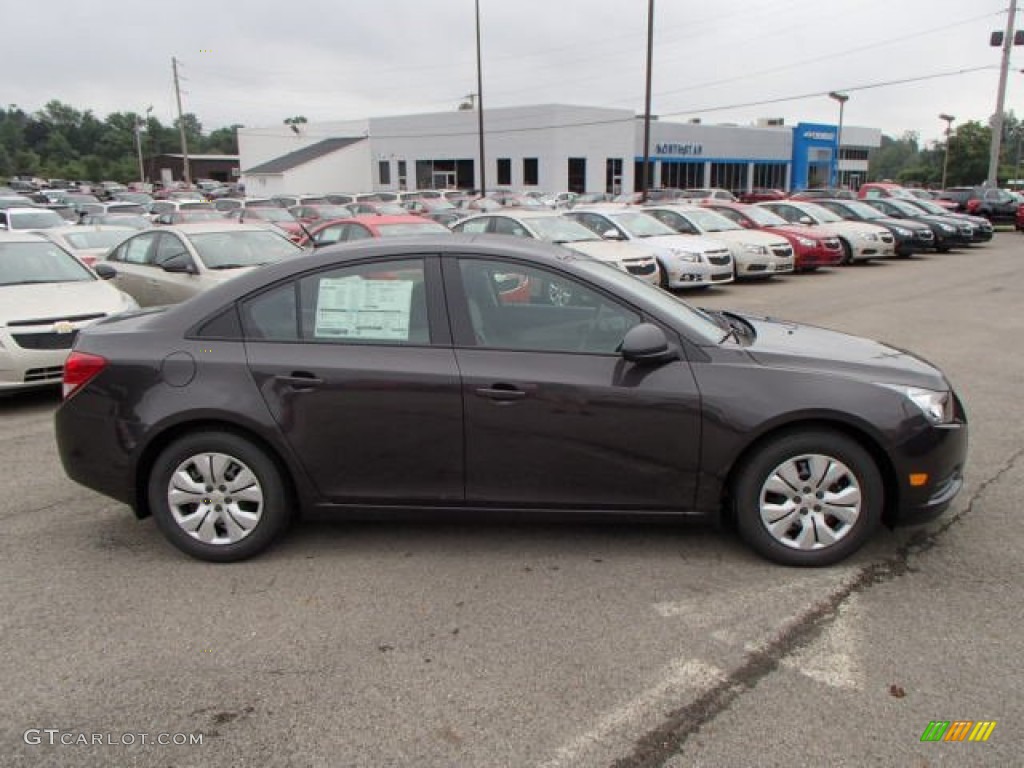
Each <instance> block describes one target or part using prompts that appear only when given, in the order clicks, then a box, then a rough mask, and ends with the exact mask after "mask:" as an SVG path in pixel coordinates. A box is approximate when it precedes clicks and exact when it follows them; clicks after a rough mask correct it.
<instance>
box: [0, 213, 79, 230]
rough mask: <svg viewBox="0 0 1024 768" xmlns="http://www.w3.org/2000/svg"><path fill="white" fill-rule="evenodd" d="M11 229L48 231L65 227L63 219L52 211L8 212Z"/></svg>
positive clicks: (65, 223)
mask: <svg viewBox="0 0 1024 768" xmlns="http://www.w3.org/2000/svg"><path fill="white" fill-rule="evenodd" d="M8 215H9V219H10V222H11V223H10V227H11V229H49V228H50V227H63V226H65V225H67V222H66V221H65V220H64V217H63V216H61V215H60V214H59V213H55V212H53V211H43V210H39V211H9V212H8Z"/></svg>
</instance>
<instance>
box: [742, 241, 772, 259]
mask: <svg viewBox="0 0 1024 768" xmlns="http://www.w3.org/2000/svg"><path fill="white" fill-rule="evenodd" d="M743 250H744V251H746V252H747V253H756V254H757V255H758V256H764V255H765V254H767V253H768V249H767V248H765V247H764V246H763V245H754V244H753V243H746V244H744V246H743Z"/></svg>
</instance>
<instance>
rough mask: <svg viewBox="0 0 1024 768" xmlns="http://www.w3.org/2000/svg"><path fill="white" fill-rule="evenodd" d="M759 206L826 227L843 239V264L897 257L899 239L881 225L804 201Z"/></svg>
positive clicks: (792, 220) (798, 221)
mask: <svg viewBox="0 0 1024 768" xmlns="http://www.w3.org/2000/svg"><path fill="white" fill-rule="evenodd" d="M756 205H757V206H759V207H761V208H767V209H768V210H769V211H771V212H772V213H775V214H778V215H779V216H781V217H782V218H784V219H785V220H786V221H788V222H789V223H790V224H802V225H804V226H813V225H815V224H824V225H826V226H827V227H828V228H829V229H831V230H832V231H833V232H835V233H836V235H838V236H839V243H840V245H842V246H843V260H842V262H841V263H842V264H849V263H850V262H853V261H869V260H871V259H889V258H892V257H893V256H895V255H896V238H895V237H893V234H892V232H890V231H889V230H888V229H886V228H885V227H880V226H878V225H877V224H865V223H864V222H861V221H846V220H845V219H843V218H841V217H840V216H838V215H836V214H834V213H832V211H830V210H828V209H827V208H822V207H821V206H820V205H817V204H816V203H809V202H804V201H802V200H800V201H798V200H778V201H776V200H772V201H770V202H764V203H756Z"/></svg>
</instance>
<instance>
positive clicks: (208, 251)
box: [187, 230, 302, 269]
mask: <svg viewBox="0 0 1024 768" xmlns="http://www.w3.org/2000/svg"><path fill="white" fill-rule="evenodd" d="M187 237H188V239H189V241H190V242H191V243H192V246H193V247H194V248H195V249H196V252H197V253H198V254H199V258H200V259H201V260H202V262H203V264H205V265H206V267H207V268H209V269H235V268H237V267H256V266H259V265H261V264H270V263H272V262H275V261H281V260H282V259H286V258H288V257H290V256H296V255H298V254H300V253H302V249H301V248H299V246H297V245H295V244H293V243H292V242H291V241H289V240H288V239H287V238H285V237H282V236H281V235H279V234H278V233H277V232H272V231H270V230H267V231H233V232H190V233H189V234H188V235H187Z"/></svg>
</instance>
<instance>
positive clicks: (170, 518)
mask: <svg viewBox="0 0 1024 768" xmlns="http://www.w3.org/2000/svg"><path fill="white" fill-rule="evenodd" d="M148 492H149V504H150V509H151V510H152V512H153V516H154V518H155V519H156V523H157V526H158V527H159V528H160V530H161V531H162V532H163V534H164V536H166V537H167V538H168V539H169V540H170V542H171V543H172V544H174V546H176V547H177V548H178V549H180V550H181V551H183V552H185V553H186V554H188V555H191V556H192V557H196V558H198V559H200V560H209V561H211V562H233V561H236V560H243V559H245V558H247V557H252V556H253V555H255V554H258V553H259V552H262V551H263V550H264V549H266V548H267V547H268V546H270V545H271V544H272V543H273V542H274V540H275V539H277V538H278V536H279V535H280V534H281V533H282V532H283V531H284V529H285V527H286V526H287V524H288V520H289V517H290V515H289V510H288V493H287V489H286V487H285V484H284V481H283V479H282V476H281V471H280V470H279V469H278V467H277V465H276V464H275V463H274V461H273V460H272V459H271V458H270V457H269V456H267V454H266V453H265V452H264V451H263V450H262V449H261V448H259V447H257V446H256V445H254V444H253V443H252V442H251V441H249V440H247V439H245V438H244V437H241V436H239V435H235V434H232V433H230V432H196V433H193V434H189V435H186V436H184V437H182V438H179V439H178V440H176V441H175V442H173V443H171V444H170V445H169V446H167V448H165V449H164V450H163V451H162V452H161V454H160V456H159V457H158V458H157V460H156V461H155V462H154V464H153V468H152V470H151V471H150V475H149V488H148Z"/></svg>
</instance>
